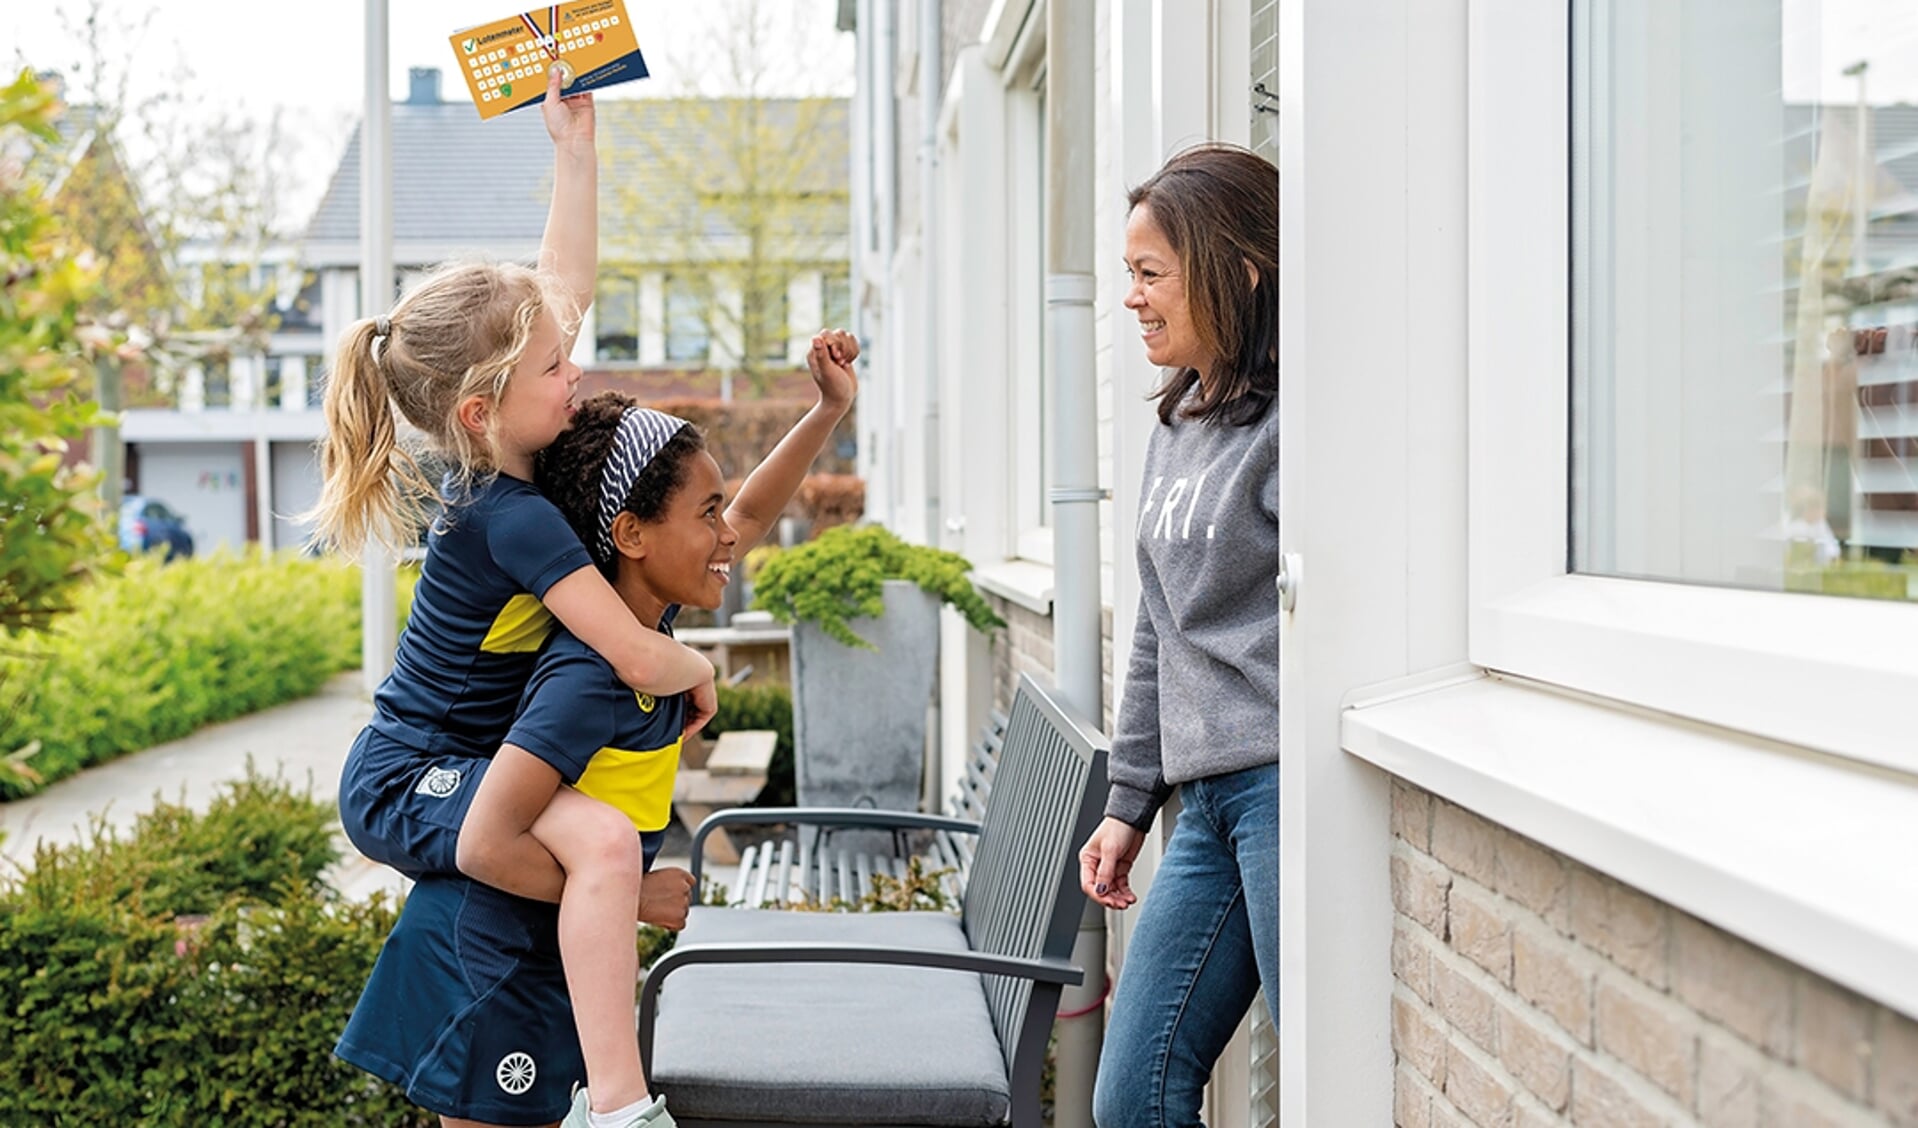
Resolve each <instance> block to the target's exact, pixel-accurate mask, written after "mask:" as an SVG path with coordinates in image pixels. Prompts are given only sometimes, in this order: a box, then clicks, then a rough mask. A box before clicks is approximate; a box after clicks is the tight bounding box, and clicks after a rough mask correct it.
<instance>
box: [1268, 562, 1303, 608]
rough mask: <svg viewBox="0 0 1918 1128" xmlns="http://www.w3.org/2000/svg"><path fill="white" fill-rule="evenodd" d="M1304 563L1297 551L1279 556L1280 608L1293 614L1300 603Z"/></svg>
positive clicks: (1277, 581)
mask: <svg viewBox="0 0 1918 1128" xmlns="http://www.w3.org/2000/svg"><path fill="white" fill-rule="evenodd" d="M1304 570H1305V568H1304V564H1303V563H1302V562H1301V561H1300V560H1299V554H1298V553H1296V552H1286V553H1281V554H1280V556H1279V575H1278V578H1277V580H1276V581H1275V582H1276V583H1277V584H1278V587H1279V610H1281V611H1284V612H1285V613H1286V614H1288V615H1289V614H1291V613H1292V609H1293V608H1294V607H1297V606H1298V605H1299V578H1300V575H1301V574H1302V573H1303V572H1304Z"/></svg>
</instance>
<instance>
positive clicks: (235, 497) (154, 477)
mask: <svg viewBox="0 0 1918 1128" xmlns="http://www.w3.org/2000/svg"><path fill="white" fill-rule="evenodd" d="M249 454H250V449H249V448H248V447H246V446H244V445H242V444H239V443H169V444H166V445H164V446H160V445H150V444H149V445H143V446H142V447H141V448H140V489H139V492H140V493H141V494H143V495H145V496H148V497H154V498H158V499H160V500H161V501H164V502H166V503H167V504H168V505H169V506H172V507H173V508H174V509H176V510H178V511H179V513H180V515H181V516H183V517H185V518H186V523H187V531H188V532H190V533H192V534H193V548H194V551H195V552H197V553H206V552H211V551H213V550H214V549H215V548H218V547H221V546H225V547H227V548H230V549H239V548H241V547H242V546H244V545H245V544H246V459H247V458H248V456H249Z"/></svg>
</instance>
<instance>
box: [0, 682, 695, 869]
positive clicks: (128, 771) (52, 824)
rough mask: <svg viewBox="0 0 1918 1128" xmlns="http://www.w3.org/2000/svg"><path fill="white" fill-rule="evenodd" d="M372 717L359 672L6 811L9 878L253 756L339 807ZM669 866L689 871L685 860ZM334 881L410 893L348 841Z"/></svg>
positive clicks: (205, 797)
mask: <svg viewBox="0 0 1918 1128" xmlns="http://www.w3.org/2000/svg"><path fill="white" fill-rule="evenodd" d="M372 715H373V705H372V702H371V701H370V700H368V698H367V695H366V693H365V691H364V690H362V689H361V688H360V674H359V671H357V670H355V671H352V672H350V673H344V674H341V675H339V676H338V677H335V678H334V679H333V680H332V681H329V682H328V683H327V684H326V686H325V687H324V688H322V689H321V690H320V692H318V693H316V694H314V695H313V696H311V697H308V698H305V699H303V700H300V701H295V702H292V703H290V704H287V705H281V706H278V707H276V708H272V709H266V710H263V711H261V712H258V713H254V714H251V715H249V716H245V717H241V718H239V719H237V720H232V721H227V722H226V723H224V724H218V725H211V726H209V727H207V728H203V729H201V730H200V731H198V732H196V733H194V734H193V735H191V736H188V737H185V738H183V739H181V740H176V741H173V742H172V743H169V744H161V745H157V746H155V747H152V748H148V749H146V750H145V751H143V752H135V753H134V754H133V755H131V756H123V757H121V758H120V759H117V760H113V761H110V762H108V763H105V764H100V765H98V766H96V767H92V768H88V769H87V770H86V771H84V772H81V773H80V774H79V775H76V776H72V777H69V778H67V779H63V780H61V781H60V782H59V783H56V784H54V785H53V786H51V787H49V788H47V789H46V790H45V791H42V792H40V793H39V794H37V795H34V796H31V797H29V798H26V799H21V800H17V801H15V802H12V803H0V835H3V836H4V837H0V875H4V874H7V873H11V872H13V870H14V867H16V866H19V865H24V864H27V863H30V862H31V861H32V860H33V847H34V843H36V842H38V841H41V840H46V841H49V842H55V843H60V844H66V843H72V842H78V841H81V840H83V839H84V838H85V837H86V833H87V828H88V827H89V825H91V820H92V818H93V817H94V816H96V815H98V816H101V817H103V818H104V820H105V821H106V823H107V825H109V826H111V827H114V828H115V829H118V830H125V829H126V828H128V827H130V826H132V825H133V820H134V817H135V816H136V815H138V814H140V813H141V812H143V811H149V810H151V809H152V808H153V803H154V798H155V796H156V795H157V796H161V797H164V798H166V799H168V800H170V801H174V802H181V801H184V802H185V803H186V804H187V805H188V806H190V807H192V808H193V809H195V810H204V809H205V808H206V805H207V803H208V802H209V801H210V800H211V799H212V798H213V796H214V795H215V794H217V793H218V792H219V790H220V786H221V785H222V784H223V783H226V782H227V781H230V780H236V779H239V778H241V777H243V776H244V775H245V774H246V761H247V757H248V756H251V757H252V758H253V763H254V765H255V767H256V768H257V769H258V770H259V771H260V772H261V773H263V774H265V775H269V776H270V775H273V774H274V773H275V772H278V773H279V774H280V775H282V776H284V777H285V778H287V779H289V780H291V781H293V783H294V784H295V785H296V786H305V785H306V784H307V783H308V782H309V781H310V782H311V784H312V788H313V794H314V795H315V796H316V797H318V798H320V799H324V800H327V801H331V800H332V799H333V798H334V796H335V794H336V793H337V792H338V790H339V782H340V765H341V763H342V762H343V761H344V760H345V759H346V752H347V749H349V748H351V747H352V745H353V738H354V737H355V736H357V735H359V731H360V729H361V728H362V727H363V726H364V725H365V724H366V722H367V719H368V718H370V717H371V716H372ZM661 861H662V863H665V864H676V865H684V864H685V862H684V860H683V859H673V858H662V859H661ZM715 876H722V875H720V874H717V873H716V874H715ZM327 880H328V881H329V882H330V883H331V884H332V885H333V887H334V888H336V889H338V890H339V891H340V892H341V893H344V894H346V895H347V896H349V897H355V898H360V897H366V896H369V895H371V894H372V893H373V892H375V891H376V890H382V889H384V890H388V891H392V892H399V891H403V890H404V889H405V887H406V881H405V879H404V878H401V877H400V876H399V875H398V874H396V873H394V872H393V871H392V870H389V869H387V868H386V867H385V866H380V865H375V864H374V863H372V862H369V861H367V860H366V859H365V858H363V857H361V856H360V855H359V853H358V852H356V851H355V850H354V849H353V847H352V845H351V844H349V843H348V842H347V841H346V838H345V836H344V835H342V836H341V838H340V862H339V863H338V864H337V865H335V866H334V868H333V870H332V871H331V872H330V873H329V874H328V875H327Z"/></svg>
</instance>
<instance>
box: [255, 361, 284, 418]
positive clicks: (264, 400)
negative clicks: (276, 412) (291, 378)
mask: <svg viewBox="0 0 1918 1128" xmlns="http://www.w3.org/2000/svg"><path fill="white" fill-rule="evenodd" d="M285 392H286V361H285V359H284V358H282V357H277V356H269V357H265V358H264V359H262V360H261V361H260V400H259V402H258V403H256V404H255V405H254V406H255V407H259V408H267V409H277V408H278V407H279V406H280V397H281V396H282V395H284V394H285Z"/></svg>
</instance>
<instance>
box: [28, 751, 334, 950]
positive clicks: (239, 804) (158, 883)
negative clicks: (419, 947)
mask: <svg viewBox="0 0 1918 1128" xmlns="http://www.w3.org/2000/svg"><path fill="white" fill-rule="evenodd" d="M336 822H337V820H336V819H335V817H334V811H333V808H332V807H331V806H330V805H328V804H325V803H318V802H315V801H314V800H313V798H312V797H311V795H309V794H305V793H301V792H296V791H295V790H294V789H293V787H292V786H291V785H290V784H288V783H287V782H286V781H284V780H281V779H278V778H274V779H268V778H266V777H264V776H261V775H259V774H258V773H257V772H256V771H255V770H254V767H253V763H252V761H251V760H249V761H248V762H247V772H246V776H245V777H244V778H243V779H241V780H239V781H237V782H234V783H230V784H228V785H227V786H226V787H225V788H224V789H223V790H222V791H221V792H220V794H218V795H217V796H215V797H214V799H213V801H212V802H211V803H210V804H208V806H207V810H206V813H205V814H203V815H202V814H196V813H195V812H194V811H193V810H192V809H190V808H188V807H186V806H184V805H182V804H180V803H170V802H167V801H166V800H164V799H160V798H158V797H157V796H156V797H155V800H154V806H153V809H152V810H150V811H147V812H144V813H143V814H141V815H139V816H138V817H137V818H136V819H135V820H134V824H133V829H132V830H131V831H130V832H129V833H128V835H127V836H126V837H125V838H122V837H120V836H119V835H118V834H115V833H114V832H112V831H111V830H108V829H107V828H105V827H104V826H103V825H102V824H100V823H98V822H96V823H95V824H94V827H93V831H92V833H91V834H90V835H89V836H88V838H87V839H86V840H85V841H83V842H80V843H78V844H75V845H70V846H49V845H46V844H42V845H41V846H40V847H39V848H38V849H36V850H35V851H34V860H33V868H32V869H31V870H29V871H28V872H27V874H26V875H25V876H24V877H23V878H22V879H21V882H20V886H19V890H18V893H17V896H18V897H19V899H20V900H21V901H22V902H26V903H32V904H39V905H44V906H52V905H59V904H63V903H68V902H103V903H122V904H128V905H133V906H135V907H137V908H138V909H140V910H141V911H142V912H145V913H149V914H153V915H157V916H166V917H172V916H189V915H205V914H209V913H212V912H214V911H215V910H217V909H218V908H220V906H221V905H223V904H224V903H225V902H226V901H227V900H228V899H229V898H231V897H233V896H236V895H238V896H241V897H244V898H246V899H247V900H249V901H265V900H268V899H270V898H271V896H272V894H273V892H274V890H275V889H277V888H278V887H279V886H281V885H282V884H283V883H285V882H288V881H293V882H297V883H299V884H301V885H304V886H311V885H314V884H316V883H317V882H318V881H319V879H320V873H321V871H323V870H325V869H326V867H327V866H329V865H331V864H333V862H334V861H335V860H336V859H337V858H338V857H339V850H338V847H337V846H336V845H335V844H334V837H333V834H334V828H335V824H336Z"/></svg>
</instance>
